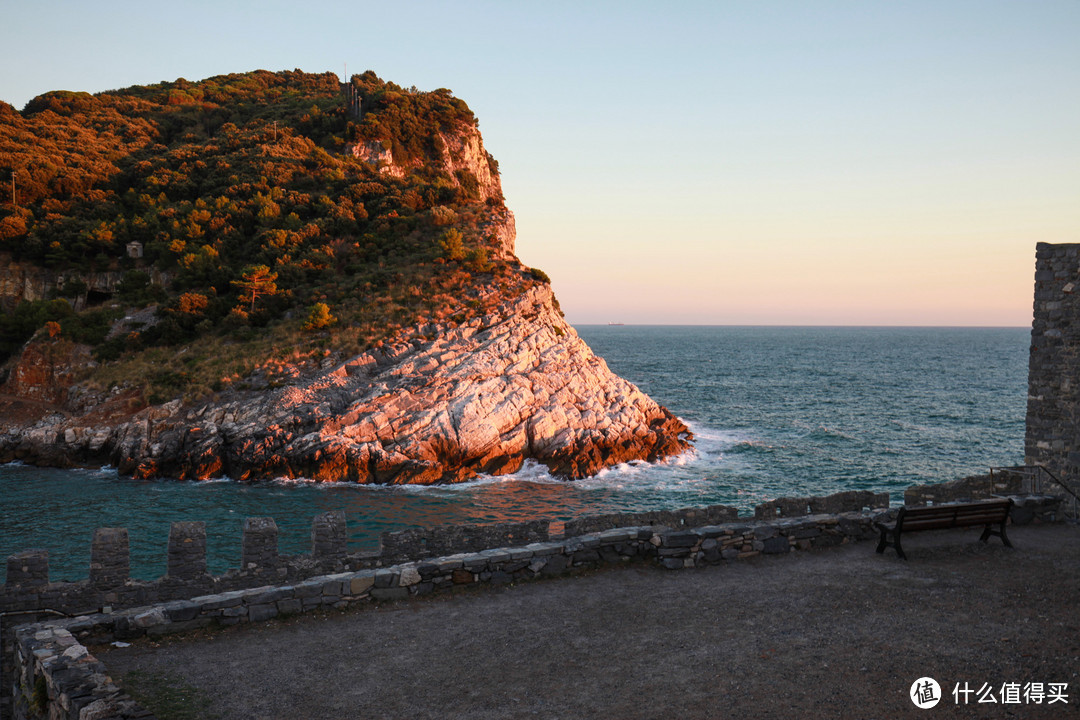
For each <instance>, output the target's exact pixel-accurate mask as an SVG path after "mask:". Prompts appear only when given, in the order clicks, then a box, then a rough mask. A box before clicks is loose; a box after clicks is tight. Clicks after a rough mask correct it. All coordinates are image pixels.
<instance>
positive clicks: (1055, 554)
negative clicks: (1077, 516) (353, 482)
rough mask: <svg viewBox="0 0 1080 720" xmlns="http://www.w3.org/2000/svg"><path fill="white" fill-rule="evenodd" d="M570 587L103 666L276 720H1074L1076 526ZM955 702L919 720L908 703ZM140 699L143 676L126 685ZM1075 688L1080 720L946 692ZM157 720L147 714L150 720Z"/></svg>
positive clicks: (281, 629) (261, 628) (173, 646)
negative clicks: (921, 685)
mask: <svg viewBox="0 0 1080 720" xmlns="http://www.w3.org/2000/svg"><path fill="white" fill-rule="evenodd" d="M1009 534H1010V536H1011V538H1012V540H1013V543H1014V545H1015V546H1016V547H1015V548H1014V549H1011V550H1010V549H1008V548H1005V547H1003V546H1002V544H1001V542H1000V541H999V540H998V539H997V538H991V540H990V542H989V544H987V545H982V544H981V543H979V542H978V531H977V530H970V531H948V532H933V533H918V534H915V535H912V536H910V539H908V538H905V540H904V545H905V550H906V551H907V553H908V557H909V560H908V561H907V562H904V561H902V560H899V559H898V558H897V557H896V556H895V554H894V553H893V551H892V550H887V551H886V553H887V554H886V555H884V556H879V555H877V554H875V553H874V544H873V543H860V544H857V545H852V546H844V547H839V548H832V549H828V550H821V551H813V552H806V553H802V552H800V553H792V554H790V555H787V556H783V557H779V556H768V557H759V558H755V559H752V560H749V561H743V562H738V563H734V564H732V565H727V566H718V567H710V568H703V569H695V570H683V571H677V572H672V571H664V570H661V569H658V568H654V567H651V566H645V565H631V566H628V567H624V568H616V569H611V570H604V571H594V572H591V573H587V574H584V575H580V576H577V577H574V578H559V579H554V580H546V581H537V582H533V583H525V584H522V585H518V586H513V587H506V588H502V589H490V590H482V591H476V590H472V591H466V592H462V593H455V594H452V595H450V594H448V595H446V596H435V597H431V598H427V599H423V600H418V601H407V602H400V603H390V604H385V605H382V606H379V607H376V606H366V607H365V608H363V609H359V610H350V611H346V612H339V613H330V614H326V615H308V616H302V617H295V618H291V619H289V620H284V621H278V622H271V623H266V624H259V625H254V626H247V625H246V626H242V627H239V628H230V629H227V630H218V631H213V632H209V631H207V632H201V633H197V634H193V635H189V636H185V637H183V638H168V639H166V640H164V641H160V642H147V641H144V642H139V643H135V644H134V645H132V646H131V647H129V648H122V649H116V648H112V647H102V648H96V649H94V652H95V654H97V655H98V657H100V658H101V659H102V660H103V661H104V662H105V663H106V665H107V666H108V667H109V668H110V672H111V673H112V675H113V677H114V678H117V679H119V680H120V681H121V682H124V676H125V674H128V673H130V672H131V671H139V672H137V673H136V675H135V677H139V676H140V675H142V676H144V677H145V676H147V675H150V676H154V677H156V678H158V680H159V681H161V680H162V679H165V681H166V682H169V683H175V684H177V685H178V686H183V685H190V686H193V687H194V688H196V689H197V690H196V692H197V694H199V695H201V696H202V699H203V701H204V702H208V703H209V708H208V712H205V713H204V712H202V711H200V713H199V716H200V717H211V716H216V717H219V718H222V719H228V720H233V719H235V720H243V719H249V718H251V719H256V718H257V719H264V718H265V719H269V718H274V719H277V718H283V719H284V718H289V719H294V718H478V719H481V720H483V719H488V718H525V717H528V718H535V717H539V718H545V719H546V718H908V717H911V718H915V717H920V718H929V717H940V718H946V717H990V718H998V717H1015V718H1044V717H1045V718H1072V717H1080V613H1078V612H1077V611H1078V608H1080V572H1078V570H1080V527H1077V526H1075V525H1055V526H1029V527H1015V528H1010V530H1009ZM923 676H930V677H933V678H935V679H936V680H937V681H938V683H940V685H941V688H942V694H943V695H944V698H943V699H942V701H941V702H940V704H939V705H938V706H937V707H936V708H933V709H928V710H920V709H918V708H916V707H915V706H914V705H913V703H912V701H911V700H910V699H909V697H908V692H909V690H910V688H911V685H912V683H913V682H914V681H915V680H916V679H917V678H920V677H923ZM129 679H131V676H129ZM965 682H967V683H968V686H969V687H971V689H973V690H978V689H980V688H981V687H982V685H983V684H984V683H988V684H989V685H991V686H993V687H994V689H995V693H996V694H997V699H998V700H999V701H1000V700H1001V697H1000V690H1001V687H1002V684H1003V683H1007V682H1009V683H1012V682H1015V683H1020V684H1021V685H1023V684H1024V683H1027V682H1037V683H1044V684H1049V683H1068V688H1067V693H1068V704H1067V705H1065V704H1062V703H1060V702H1059V703H1055V704H1054V705H1047V704H1045V702H1044V704H1042V705H1036V704H1034V703H1032V702H1028V703H1024V702H1023V701H1021V704H1001V703H1000V702H999V704H997V705H990V704H976V700H977V699H978V698H977V696H976V695H972V696H971V698H970V702H971V704H969V705H967V706H964V705H957V704H956V702H955V700H954V698H953V695H952V690H953V688H954V686H955V685H956V684H957V683H960V684H961V687H962V686H963V683H965ZM151 709H153V707H151Z"/></svg>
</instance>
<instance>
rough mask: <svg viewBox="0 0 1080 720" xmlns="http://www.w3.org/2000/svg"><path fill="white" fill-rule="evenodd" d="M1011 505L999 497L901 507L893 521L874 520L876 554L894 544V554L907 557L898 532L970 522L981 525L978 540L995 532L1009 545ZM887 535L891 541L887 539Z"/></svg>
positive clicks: (1010, 545) (946, 526) (960, 524)
mask: <svg viewBox="0 0 1080 720" xmlns="http://www.w3.org/2000/svg"><path fill="white" fill-rule="evenodd" d="M1012 505H1013V501H1012V499H1011V498H1002V499H1000V500H988V501H986V502H977V503H956V504H948V505H930V506H928V507H912V508H909V507H902V508H900V512H899V513H898V514H897V515H896V520H894V521H893V522H886V523H883V522H875V523H874V525H875V526H876V527H877V529H878V530H880V531H881V540H880V541H879V542H878V546H877V551H878V553H879V554H880V553H883V552H885V548H886V547H894V548H896V554H897V555H899V556H900V557H901V559H903V560H907V555H904V549H903V548H902V547H900V535H901V534H903V533H906V532H916V531H919V530H948V529H950V528H960V527H971V526H973V525H984V526H985V529H984V530H983V534H982V537H981V538H979V540H980V541H982V542H986V540H987V538H989V537H990V536H991V535H997V536H998V537H1000V538H1001V541H1002V542H1003V543H1005V546H1006V547H1012V543H1011V542H1009V536H1008V535H1006V534H1005V523H1006V522H1007V521H1008V519H1009V510H1010V509H1011V508H1012ZM995 525H996V526H998V528H999V529H998V530H995V529H994V526H995ZM890 535H891V536H892V540H889V536H890Z"/></svg>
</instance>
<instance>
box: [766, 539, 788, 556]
mask: <svg viewBox="0 0 1080 720" xmlns="http://www.w3.org/2000/svg"><path fill="white" fill-rule="evenodd" d="M789 550H791V543H790V542H789V541H788V539H787V538H786V537H784V536H783V535H779V536H777V537H772V538H769V539H768V540H765V541H764V543H763V545H762V548H761V551H762V552H763V553H765V554H766V555H776V554H779V553H786V552H788V551H789Z"/></svg>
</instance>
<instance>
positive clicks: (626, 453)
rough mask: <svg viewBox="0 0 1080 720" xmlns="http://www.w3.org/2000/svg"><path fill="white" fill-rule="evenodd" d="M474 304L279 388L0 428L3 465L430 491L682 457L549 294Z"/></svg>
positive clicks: (682, 430) (673, 431)
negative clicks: (95, 420)
mask: <svg viewBox="0 0 1080 720" xmlns="http://www.w3.org/2000/svg"><path fill="white" fill-rule="evenodd" d="M486 292H489V293H491V294H492V297H493V300H492V302H491V303H489V305H488V306H489V307H490V308H491V310H490V311H489V312H488V313H487V314H485V315H482V316H478V317H476V318H474V319H473V320H471V321H469V322H467V323H465V324H462V325H460V326H456V327H442V326H438V325H434V324H432V325H427V326H420V327H415V328H412V329H411V330H410V331H409V332H406V333H403V334H402V335H401V336H400V338H399V341H398V342H395V343H392V344H389V345H386V346H384V347H382V348H380V349H377V350H374V351H372V352H369V353H366V354H363V355H360V356H357V357H354V358H351V359H349V360H348V361H346V362H344V363H341V364H338V365H337V366H335V367H332V368H328V369H326V370H325V371H324V372H322V373H321V374H319V375H317V376H315V377H311V378H309V379H307V380H306V381H303V382H301V383H298V384H296V385H293V386H290V387H286V388H280V389H277V390H271V391H263V392H261V393H255V392H248V393H244V394H239V393H237V394H235V395H234V397H233V398H231V399H227V400H224V401H219V402H217V403H214V404H204V405H201V406H197V407H184V406H181V405H180V403H179V401H174V402H173V403H169V404H166V405H163V406H160V407H153V408H146V409H144V410H142V411H140V412H138V413H137V414H135V415H134V416H129V417H128V418H126V419H125V421H124V422H118V423H115V424H111V425H110V426H107V427H102V426H100V425H92V424H89V423H90V422H92V421H90V416H88V415H82V416H77V417H64V416H62V415H58V414H52V415H50V416H48V417H46V418H44V419H41V420H39V421H38V422H36V423H34V424H33V425H31V426H27V425H26V424H22V425H13V424H8V427H7V429H6V430H7V432H6V434H3V435H0V461H6V460H12V459H22V460H25V461H28V462H36V461H44V462H48V463H49V464H56V460H55V458H56V455H57V453H58V451H59V452H60V454H62V455H63V456H65V457H66V458H69V459H70V461H72V462H76V461H81V462H93V461H96V462H110V463H112V464H114V465H116V466H117V467H118V468H119V470H120V472H122V473H131V474H134V475H135V476H137V477H154V476H165V477H179V478H185V479H200V478H207V477H213V476H221V475H228V476H231V477H234V478H237V479H256V478H274V477H307V478H312V479H315V480H343V481H351V482H363V483H422V484H430V483H439V482H456V481H461V480H466V479H469V478H470V477H473V476H475V475H476V474H477V473H490V474H504V473H510V472H514V471H516V470H518V469H519V468H520V467H521V466H522V463H523V462H524V461H525V460H526V459H528V458H532V459H535V460H536V461H538V462H541V463H543V464H544V465H546V466H547V467H548V468H549V469H550V471H551V472H552V474H554V475H557V476H560V477H565V478H581V477H585V476H588V475H592V474H595V473H596V472H597V471H599V470H600V469H602V468H604V467H607V466H610V465H613V464H617V463H621V462H628V461H633V460H650V461H652V460H657V459H661V458H665V457H669V456H672V455H676V454H679V453H681V452H684V451H686V450H687V449H689V447H690V445H689V441H690V440H691V435H690V433H689V431H688V430H687V428H686V426H685V425H684V424H683V423H682V422H681V421H679V420H678V418H676V417H674V416H673V415H672V414H671V413H670V412H669V411H668V410H666V409H665V408H663V407H661V406H659V405H657V404H656V403H655V402H654V401H653V400H651V399H650V398H649V397H647V396H646V395H645V394H643V393H642V392H641V391H640V390H638V389H637V388H636V387H635V386H634V385H632V384H631V383H629V382H627V381H625V380H623V379H622V378H620V377H618V376H616V375H615V374H614V373H612V372H611V371H610V370H609V369H608V367H607V365H606V363H605V362H604V361H603V360H602V359H600V358H598V357H597V356H596V355H594V354H593V353H592V351H591V350H590V349H589V348H588V346H586V344H585V343H584V342H583V341H582V340H581V339H580V338H579V337H578V335H577V333H576V332H575V331H574V329H573V328H572V327H570V326H569V325H568V324H567V323H566V321H565V320H563V318H562V317H561V314H560V313H559V312H558V311H557V310H556V309H555V306H554V298H553V297H552V294H551V289H550V287H549V286H548V285H546V284H535V285H533V286H532V288H531V289H530V290H529V291H527V292H525V293H524V294H521V295H519V296H517V297H515V298H512V299H504V300H501V301H499V299H498V297H499V296H498V295H497V291H496V290H494V289H492V290H488V291H486ZM0 423H3V421H0ZM3 429H4V428H2V426H0V430H3Z"/></svg>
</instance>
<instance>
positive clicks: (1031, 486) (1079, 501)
mask: <svg viewBox="0 0 1080 720" xmlns="http://www.w3.org/2000/svg"><path fill="white" fill-rule="evenodd" d="M995 472H997V473H999V474H1005V473H1013V474H1016V475H1019V476H1020V477H1021V478H1022V480H1021V483H1020V489H1021V492H1024V493H1029V494H1032V495H1043V494H1046V493H1054V494H1058V493H1060V492H1061V491H1062V490H1063V491H1064V492H1065V498H1064V502H1063V508H1064V510H1065V514H1066V515H1067V516H1068V517H1071V518H1073V519H1078V518H1080V490H1077V488H1075V487H1073V486H1071V485H1069V483H1067V482H1065V481H1064V480H1062V479H1061V478H1059V477H1058V476H1057V475H1055V474H1054V472H1053V471H1052V470H1050V468H1048V467H1046V466H1045V465H1014V466H1012V467H992V468H990V481H991V482H993V480H994V473H995Z"/></svg>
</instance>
